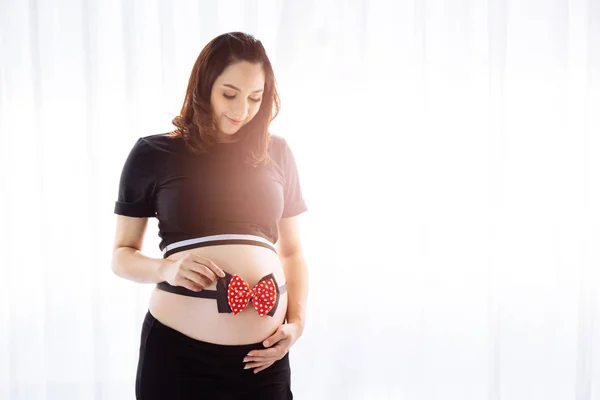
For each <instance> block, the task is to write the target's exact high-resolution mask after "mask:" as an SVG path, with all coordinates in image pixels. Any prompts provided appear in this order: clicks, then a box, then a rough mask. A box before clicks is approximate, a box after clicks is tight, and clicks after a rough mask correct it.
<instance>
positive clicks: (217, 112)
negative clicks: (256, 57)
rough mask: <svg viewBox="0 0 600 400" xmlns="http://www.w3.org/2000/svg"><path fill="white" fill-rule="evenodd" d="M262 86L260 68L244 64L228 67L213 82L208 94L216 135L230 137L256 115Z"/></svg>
mask: <svg viewBox="0 0 600 400" xmlns="http://www.w3.org/2000/svg"><path fill="white" fill-rule="evenodd" d="M264 86H265V73H264V71H263V68H262V65H261V64H252V63H249V62H247V61H241V62H237V63H235V64H231V65H229V66H228V67H227V68H225V70H224V71H223V73H222V74H221V75H219V77H218V78H217V79H216V81H215V83H214V85H213V87H212V91H211V94H210V104H211V106H212V110H213V118H214V121H215V125H216V126H217V129H218V130H219V132H221V133H223V134H226V135H233V134H235V133H236V132H237V131H239V129H240V128H241V127H242V126H244V125H246V124H247V123H248V122H250V120H251V119H252V118H254V116H255V115H256V113H257V112H258V110H259V108H260V104H261V102H262V95H263V90H264Z"/></svg>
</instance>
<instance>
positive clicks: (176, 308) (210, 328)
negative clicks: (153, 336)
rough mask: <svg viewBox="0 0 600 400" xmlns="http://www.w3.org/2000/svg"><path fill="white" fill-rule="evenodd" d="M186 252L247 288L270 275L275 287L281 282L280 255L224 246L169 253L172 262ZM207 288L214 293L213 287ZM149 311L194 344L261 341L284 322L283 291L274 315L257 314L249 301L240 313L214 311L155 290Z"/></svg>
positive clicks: (212, 304) (203, 302) (213, 304)
mask: <svg viewBox="0 0 600 400" xmlns="http://www.w3.org/2000/svg"><path fill="white" fill-rule="evenodd" d="M188 253H194V254H197V255H200V256H202V257H206V258H209V259H211V260H212V261H213V262H214V263H215V264H217V266H219V267H220V268H221V269H222V270H224V271H227V272H229V273H230V274H232V275H234V274H237V275H239V276H240V277H241V278H243V279H244V280H245V281H246V282H248V284H249V285H250V287H254V285H256V284H257V283H258V281H259V280H260V279H261V278H262V277H264V276H265V275H268V274H270V273H272V274H273V275H274V276H275V279H276V281H277V284H278V285H279V286H281V285H284V284H285V283H286V279H285V274H284V271H283V268H282V265H281V261H280V260H279V256H278V255H277V254H276V253H274V252H273V251H272V250H270V249H267V248H264V247H260V246H254V245H248V244H227V245H218V246H207V247H200V248H195V249H190V250H186V251H182V252H179V253H175V254H172V255H171V256H169V257H168V259H169V260H177V259H179V258H182V257H183V256H185V255H186V254H188ZM206 289H207V290H216V284H215V283H213V284H212V285H210V286H207V287H206ZM149 310H150V312H151V313H152V315H153V316H154V317H155V318H156V319H157V320H159V321H160V322H161V323H163V324H165V325H167V326H169V327H171V328H173V329H175V330H177V331H179V332H181V333H183V334H184V335H186V336H189V337H191V338H194V339H196V340H202V341H205V342H209V343H217V344H227V345H239V344H250V343H257V342H261V341H263V340H264V339H266V338H267V337H269V336H270V335H272V334H273V333H274V332H275V331H276V330H277V327H279V325H281V324H282V323H283V321H284V318H285V314H286V311H287V291H286V292H285V293H283V294H281V295H280V297H279V304H278V305H277V310H276V311H275V315H273V316H272V317H271V316H268V315H265V316H264V317H261V316H260V315H258V313H257V312H256V310H255V309H254V306H253V305H252V301H250V303H249V304H248V306H247V307H246V308H245V309H244V310H243V311H242V312H240V313H239V314H237V315H233V313H227V314H225V313H218V311H217V301H216V300H214V299H205V298H197V297H190V296H182V295H179V294H174V293H170V292H165V291H163V290H160V289H156V288H155V289H154V291H153V292H152V295H151V297H150V304H149Z"/></svg>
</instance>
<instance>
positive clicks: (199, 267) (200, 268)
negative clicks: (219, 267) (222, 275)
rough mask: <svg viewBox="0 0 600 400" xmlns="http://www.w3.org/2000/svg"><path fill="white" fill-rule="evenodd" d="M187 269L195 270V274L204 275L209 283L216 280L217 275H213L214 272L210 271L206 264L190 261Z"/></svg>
mask: <svg viewBox="0 0 600 400" xmlns="http://www.w3.org/2000/svg"><path fill="white" fill-rule="evenodd" d="M189 269H190V271H192V272H195V273H196V274H198V275H200V276H202V277H206V279H208V280H209V281H210V283H213V282H216V281H217V276H216V275H215V273H214V272H212V271H211V270H210V268H208V267H207V266H206V265H203V264H198V263H197V262H195V261H192V263H191V265H190V266H189Z"/></svg>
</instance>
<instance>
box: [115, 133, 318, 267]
mask: <svg viewBox="0 0 600 400" xmlns="http://www.w3.org/2000/svg"><path fill="white" fill-rule="evenodd" d="M240 143H241V142H236V143H219V144H217V145H215V147H213V148H211V150H210V152H209V153H206V154H201V155H195V154H192V153H191V152H190V151H189V150H188V149H187V147H186V146H185V143H184V142H183V139H182V138H172V137H170V136H168V134H166V133H163V134H156V135H151V136H146V137H142V138H139V139H138V140H137V142H136V143H135V144H134V146H133V148H132V149H131V151H130V153H129V156H128V157H127V160H126V161H125V164H124V166H123V170H122V173H121V178H120V183H119V192H118V198H117V201H116V202H115V208H114V212H115V213H116V214H119V215H126V216H130V217H156V218H157V219H158V227H159V236H160V237H161V239H162V240H161V242H160V245H159V247H160V250H161V251H164V249H165V247H167V246H168V245H169V244H172V243H175V242H178V243H183V242H182V241H186V240H188V239H193V238H201V237H205V236H211V235H222V234H245V235H254V236H260V237H261V238H264V239H266V240H268V241H269V242H271V243H273V244H274V243H276V242H277V239H278V233H277V221H278V220H279V219H281V218H286V217H292V216H295V215H298V214H300V213H302V212H304V211H306V210H307V207H306V203H305V202H304V199H303V197H302V190H301V188H300V180H299V177H298V170H297V168H296V162H295V159H294V156H293V154H292V152H291V150H290V148H289V146H288V144H287V142H286V141H285V139H283V138H282V137H280V136H277V135H271V140H270V145H269V154H270V156H271V159H272V160H273V161H272V162H271V163H269V164H267V165H261V166H259V167H252V166H250V165H247V164H245V163H244V162H243V160H242V158H243V157H242V154H241V153H240V150H241V145H240ZM211 237H212V236H211ZM190 247H196V245H191V246H187V247H186V248H190ZM181 249H183V248H180V250H181ZM173 252H175V251H173ZM173 252H171V251H169V252H168V253H170V254H172V253H173ZM170 254H167V253H165V254H164V257H167V256H168V255H170Z"/></svg>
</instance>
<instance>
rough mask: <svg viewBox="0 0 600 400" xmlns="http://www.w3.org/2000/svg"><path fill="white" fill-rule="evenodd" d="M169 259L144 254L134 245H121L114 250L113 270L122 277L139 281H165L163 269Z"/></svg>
mask: <svg viewBox="0 0 600 400" xmlns="http://www.w3.org/2000/svg"><path fill="white" fill-rule="evenodd" d="M166 263H167V260H165V259H162V258H151V257H147V256H145V255H143V254H142V253H141V252H140V251H139V250H137V249H134V248H133V247H119V248H117V249H115V250H114V252H113V257H112V270H113V272H114V273H115V274H116V275H117V276H119V277H121V278H125V279H128V280H130V281H134V282H138V283H158V282H162V281H164V279H163V277H162V276H163V270H164V267H165V265H166Z"/></svg>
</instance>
